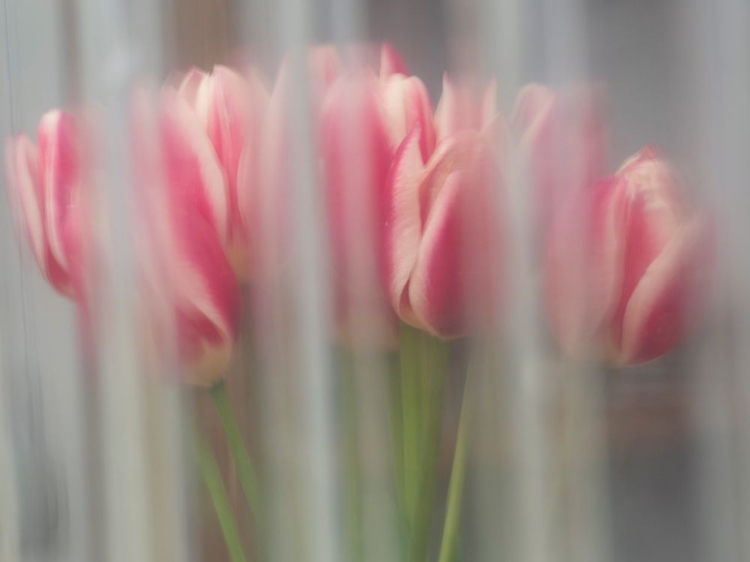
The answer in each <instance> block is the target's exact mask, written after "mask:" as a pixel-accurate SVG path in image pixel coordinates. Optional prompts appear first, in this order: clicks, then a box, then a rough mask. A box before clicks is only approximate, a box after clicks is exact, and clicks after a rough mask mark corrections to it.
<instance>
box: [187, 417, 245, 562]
mask: <svg viewBox="0 0 750 562" xmlns="http://www.w3.org/2000/svg"><path fill="white" fill-rule="evenodd" d="M192 435H193V451H194V453H195V455H196V458H197V461H198V464H199V465H200V468H201V472H202V473H203V481H204V482H205V483H206V488H208V493H209V495H210V496H211V503H213V506H214V510H215V511H216V516H217V517H218V518H219V525H221V532H222V533H223V535H224V542H225V543H226V545H227V550H228V551H229V557H230V559H231V560H232V562H245V554H244V553H243V551H242V543H241V541H240V535H239V532H238V531H237V523H236V522H235V520H234V514H233V513H232V507H231V505H230V504H229V496H227V490H226V488H225V487H224V482H223V481H222V479H221V472H220V471H219V466H218V464H216V458H215V457H214V454H213V452H212V451H211V447H210V446H209V444H208V443H207V442H206V440H205V439H204V438H203V437H202V436H201V435H200V433H199V431H198V429H197V428H195V429H194V430H193V431H192Z"/></svg>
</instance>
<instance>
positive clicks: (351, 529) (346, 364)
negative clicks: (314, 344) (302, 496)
mask: <svg viewBox="0 0 750 562" xmlns="http://www.w3.org/2000/svg"><path fill="white" fill-rule="evenodd" d="M354 361H355V358H354V357H353V356H352V355H351V354H350V353H348V352H347V351H343V350H342V351H341V352H340V353H339V367H340V370H339V376H340V377H341V389H342V414H343V421H344V428H343V430H344V442H343V445H344V474H345V475H346V490H347V493H346V500H347V506H346V509H347V518H346V519H347V527H348V529H347V530H348V534H349V553H350V556H349V559H350V560H352V561H359V560H362V559H363V543H362V490H361V487H362V483H361V471H360V465H359V440H358V432H359V420H358V419H357V412H358V407H357V380H356V376H357V373H356V371H355V364H354Z"/></svg>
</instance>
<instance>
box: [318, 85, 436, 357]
mask: <svg viewBox="0 0 750 562" xmlns="http://www.w3.org/2000/svg"><path fill="white" fill-rule="evenodd" d="M394 76H397V75H394ZM401 78H403V77H401ZM401 78H397V79H398V80H400V79H401ZM425 95H426V94H425ZM399 101H400V100H399ZM400 103H402V104H403V103H404V102H403V101H400ZM407 103H408V102H407ZM427 103H428V104H429V100H427ZM403 111H404V110H403V108H402V109H401V112H402V119H403ZM401 126H403V125H401ZM319 139H320V140H319V148H320V158H321V163H322V171H323V176H322V181H323V189H324V194H325V195H324V196H325V203H326V210H327V227H328V236H329V241H330V247H331V254H330V255H331V256H332V260H333V264H332V265H333V271H334V278H333V284H334V304H335V316H336V320H337V326H338V332H339V334H342V333H344V334H345V333H346V332H350V331H351V329H352V328H359V327H360V326H361V325H370V326H374V325H375V324H379V327H377V328H376V329H380V328H383V330H380V333H381V334H382V333H384V332H388V331H389V330H390V329H391V328H394V327H395V322H394V321H393V320H394V316H393V313H392V311H391V310H390V307H389V306H388V301H387V299H386V296H385V294H384V293H383V291H382V287H381V284H380V282H379V275H378V269H379V267H380V266H381V263H382V260H381V259H380V257H379V256H380V255H381V253H382V252H381V251H380V248H379V247H378V241H379V239H380V238H381V236H380V235H379V229H380V228H381V224H382V221H383V218H384V217H383V211H384V208H383V207H382V206H381V203H382V196H381V195H382V192H383V189H384V187H385V183H386V178H387V175H388V170H389V168H390V166H391V162H392V157H393V152H394V148H395V143H394V130H393V129H392V128H391V120H390V117H389V113H388V111H387V110H386V104H385V100H384V96H383V88H382V86H381V84H380V82H379V81H378V79H377V77H376V75H375V74H374V73H372V72H370V71H369V70H363V71H361V72H359V71H357V72H353V73H351V74H347V75H343V76H341V77H340V78H339V80H338V81H337V82H336V83H335V84H334V85H333V86H332V88H331V90H330V91H329V93H328V95H327V96H326V99H325V100H324V103H323V106H322V108H321V113H320V119H319ZM386 339H388V338H387V336H386ZM376 345H377V344H376Z"/></svg>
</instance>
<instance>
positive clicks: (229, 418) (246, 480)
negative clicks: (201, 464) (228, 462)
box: [209, 381, 261, 523]
mask: <svg viewBox="0 0 750 562" xmlns="http://www.w3.org/2000/svg"><path fill="white" fill-rule="evenodd" d="M209 394H210V395H211V398H212V399H213V402H214V405H215V406H216V410H217V411H218V413H219V418H220V419H221V425H222V426H223V428H224V435H225V436H226V438H227V443H228V444H229V452H230V453H231V455H232V461H233V462H234V466H235V468H236V469H237V476H238V478H239V480H240V486H242V491H243V492H244V494H245V498H246V499H247V503H248V504H249V505H250V510H251V511H252V514H253V516H254V517H255V521H256V523H257V522H258V520H259V518H260V513H261V501H260V500H261V498H260V488H259V487H258V478H257V477H256V475H255V470H254V469H253V464H252V462H251V461H250V455H249V454H248V452H247V447H246V446H245V441H244V439H243V438H242V433H241V432H240V427H239V425H238V424H237V419H236V418H235V416H234V412H233V411H232V406H231V405H230V403H229V395H228V394H227V387H226V384H225V383H224V381H221V382H219V383H218V384H216V385H214V386H213V387H212V388H211V390H210V391H209Z"/></svg>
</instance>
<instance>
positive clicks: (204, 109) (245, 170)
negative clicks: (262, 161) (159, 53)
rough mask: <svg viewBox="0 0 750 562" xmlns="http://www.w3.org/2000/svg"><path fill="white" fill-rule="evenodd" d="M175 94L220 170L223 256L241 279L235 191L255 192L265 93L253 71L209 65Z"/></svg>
mask: <svg viewBox="0 0 750 562" xmlns="http://www.w3.org/2000/svg"><path fill="white" fill-rule="evenodd" d="M179 93H180V95H181V96H182V97H183V99H185V100H186V101H187V102H188V104H189V105H190V106H191V107H192V109H193V110H194V111H195V113H196V115H197V116H198V118H199V120H200V122H201V124H202V125H203V127H204V128H205V130H206V133H207V135H208V138H209V139H210V141H211V144H212V145H213V148H214V150H215V151H216V156H217V157H218V160H219V163H220V164H221V166H222V169H223V172H224V176H225V179H226V182H227V205H228V208H227V213H228V217H227V218H228V232H227V241H226V249H227V255H228V256H229V259H230V261H231V262H232V264H233V266H234V268H235V271H237V273H238V275H239V276H240V277H241V278H243V279H246V278H247V277H248V276H249V271H248V268H249V261H250V259H251V258H250V249H249V247H248V242H249V238H250V237H249V234H248V228H247V225H246V224H245V223H244V222H243V214H242V213H241V212H240V205H241V204H242V202H243V201H244V200H245V198H246V197H247V198H249V196H248V195H247V194H242V193H240V191H252V190H255V189H257V187H256V184H257V182H258V167H259V162H258V154H259V151H260V126H261V120H262V116H263V114H264V112H265V108H266V106H267V105H268V93H267V92H266V90H265V88H264V86H263V85H262V83H261V81H260V80H259V79H258V78H257V76H256V75H255V74H254V73H252V72H251V73H249V74H248V76H247V77H243V76H240V75H239V74H237V73H236V72H235V71H233V70H231V69H229V68H227V67H224V66H217V67H215V68H214V71H213V73H212V74H211V75H207V74H205V73H203V72H201V71H199V70H195V69H194V70H192V71H191V72H189V73H188V74H187V75H186V76H185V77H184V78H183V80H182V83H181V84H180V88H179Z"/></svg>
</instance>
